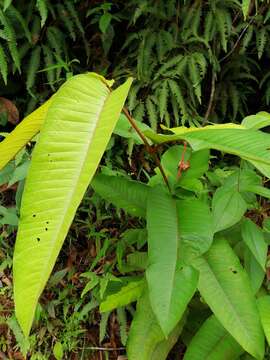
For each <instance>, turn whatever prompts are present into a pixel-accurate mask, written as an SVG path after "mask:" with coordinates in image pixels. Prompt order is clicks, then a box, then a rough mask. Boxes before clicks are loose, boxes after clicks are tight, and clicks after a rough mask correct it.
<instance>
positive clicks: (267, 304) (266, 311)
mask: <svg viewBox="0 0 270 360" xmlns="http://www.w3.org/2000/svg"><path fill="white" fill-rule="evenodd" d="M257 304H258V308H259V313H260V317H261V322H262V326H263V330H264V333H265V336H266V339H267V342H268V344H270V296H269V295H264V296H262V297H260V298H259V299H258V300H257Z"/></svg>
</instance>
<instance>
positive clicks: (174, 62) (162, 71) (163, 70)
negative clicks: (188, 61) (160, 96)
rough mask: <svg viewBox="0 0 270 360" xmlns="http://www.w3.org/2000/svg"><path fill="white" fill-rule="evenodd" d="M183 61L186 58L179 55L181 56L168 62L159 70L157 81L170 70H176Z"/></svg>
mask: <svg viewBox="0 0 270 360" xmlns="http://www.w3.org/2000/svg"><path fill="white" fill-rule="evenodd" d="M183 59H184V56H183V55H182V54H179V55H176V56H174V57H173V58H172V59H170V60H168V61H167V62H166V63H165V64H163V65H162V66H161V67H160V68H159V70H158V72H157V74H156V76H155V79H156V78H158V77H159V76H162V75H164V74H165V73H166V72H167V71H168V70H169V69H171V68H175V67H176V66H178V65H179V64H180V63H181V62H182V60H183Z"/></svg>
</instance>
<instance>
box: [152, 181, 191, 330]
mask: <svg viewBox="0 0 270 360" xmlns="http://www.w3.org/2000/svg"><path fill="white" fill-rule="evenodd" d="M147 230H148V254H149V258H148V262H149V266H148V268H147V270H146V278H147V283H148V288H149V297H150V301H151V306H152V309H153V311H154V313H155V315H156V317H157V319H158V321H159V324H160V326H161V328H162V331H163V332H164V334H165V335H168V334H169V333H170V332H171V331H172V329H173V328H174V327H175V326H176V324H177V323H178V321H179V320H180V319H181V317H182V315H183V313H184V312H185V309H186V307H187V305H188V303H189V301H190V300H191V298H192V296H193V294H194V292H195V290H196V286H197V280H198V277H197V272H196V271H195V270H194V269H193V268H192V267H190V266H180V264H179V263H178V251H179V248H180V249H181V246H180V243H181V241H180V233H179V231H180V226H179V219H178V209H177V203H176V201H175V200H174V199H173V198H172V197H171V196H170V195H167V194H166V193H165V192H163V190H162V188H159V187H154V188H152V189H151V190H150V192H149V196H148V200H147Z"/></svg>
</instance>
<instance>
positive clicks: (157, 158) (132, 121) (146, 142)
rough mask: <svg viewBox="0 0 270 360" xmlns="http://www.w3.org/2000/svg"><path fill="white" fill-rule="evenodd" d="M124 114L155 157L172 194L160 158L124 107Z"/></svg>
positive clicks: (148, 150)
mask: <svg viewBox="0 0 270 360" xmlns="http://www.w3.org/2000/svg"><path fill="white" fill-rule="evenodd" d="M123 113H124V114H125V115H126V117H127V119H128V121H129V123H130V125H131V126H132V127H133V129H134V130H135V131H136V132H137V134H138V135H139V137H140V138H141V139H142V141H143V143H144V145H145V147H146V150H147V152H148V153H149V154H150V155H151V156H152V157H153V159H154V161H155V163H156V165H157V167H158V168H159V171H160V173H161V175H162V177H163V180H164V182H165V184H166V186H167V188H168V189H169V192H171V188H170V184H169V182H168V179H167V176H166V174H165V171H164V169H163V167H162V165H161V163H160V160H159V157H158V156H157V154H156V153H155V152H153V150H152V148H151V146H150V144H149V142H148V140H147V138H146V137H145V136H144V134H143V133H142V131H141V130H140V129H139V128H138V126H137V124H136V122H135V121H134V119H133V118H132V116H131V115H130V113H129V112H128V110H127V109H126V108H125V107H124V108H123Z"/></svg>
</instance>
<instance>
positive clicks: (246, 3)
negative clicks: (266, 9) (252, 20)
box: [242, 0, 251, 20]
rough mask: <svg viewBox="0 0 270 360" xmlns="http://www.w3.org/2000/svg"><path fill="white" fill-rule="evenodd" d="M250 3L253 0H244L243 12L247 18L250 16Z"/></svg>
mask: <svg viewBox="0 0 270 360" xmlns="http://www.w3.org/2000/svg"><path fill="white" fill-rule="evenodd" d="M250 3H251V0H242V12H243V15H244V19H245V20H246V18H247V16H248V12H249V6H250Z"/></svg>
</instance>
